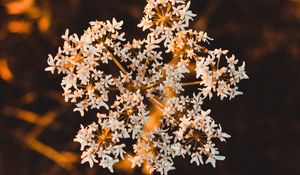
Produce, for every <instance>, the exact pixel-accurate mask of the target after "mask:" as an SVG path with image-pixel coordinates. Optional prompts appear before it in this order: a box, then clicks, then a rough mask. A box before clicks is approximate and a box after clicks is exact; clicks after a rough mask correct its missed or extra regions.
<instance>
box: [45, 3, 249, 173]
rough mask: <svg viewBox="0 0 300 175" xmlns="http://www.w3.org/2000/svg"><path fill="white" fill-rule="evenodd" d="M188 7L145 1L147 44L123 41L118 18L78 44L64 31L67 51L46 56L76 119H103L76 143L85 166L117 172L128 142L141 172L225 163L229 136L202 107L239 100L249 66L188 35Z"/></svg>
mask: <svg viewBox="0 0 300 175" xmlns="http://www.w3.org/2000/svg"><path fill="white" fill-rule="evenodd" d="M190 5H191V3H190V1H185V0H147V5H146V6H145V9H144V16H143V18H142V20H141V22H140V24H139V25H138V26H139V27H141V28H142V30H144V31H146V36H145V38H143V39H133V40H132V41H126V40H125V38H124V36H125V33H123V32H121V28H122V25H123V21H117V20H116V19H115V18H113V19H112V20H111V21H110V20H107V21H92V22H90V27H88V28H87V29H86V30H85V31H84V33H83V34H82V35H81V36H79V35H77V34H69V30H68V29H67V30H66V31H65V34H64V35H63V36H62V38H63V40H64V43H63V46H62V47H59V49H58V53H57V54H56V55H54V56H52V55H49V56H48V59H47V62H48V65H49V66H48V67H47V68H46V69H45V70H46V71H50V72H51V73H54V72H57V73H58V74H62V76H63V78H62V81H61V86H62V88H63V96H64V98H65V101H71V103H74V104H75V108H74V111H79V112H80V115H81V116H84V115H85V113H86V112H87V111H89V110H91V109H93V110H96V112H98V113H97V118H96V120H98V121H96V122H93V123H91V124H90V125H88V126H86V127H84V126H83V125H80V130H79V131H78V133H77V135H76V136H75V138H74V141H75V142H78V143H79V144H80V150H81V151H82V155H81V158H82V161H81V163H86V162H88V163H89V165H90V167H93V165H94V164H95V163H98V164H99V166H101V167H103V168H108V169H109V170H110V172H114V170H113V165H114V164H115V163H117V162H118V161H119V160H122V159H124V157H125V155H126V154H127V153H126V152H125V150H127V148H126V146H129V145H125V139H130V140H131V141H133V142H135V143H134V144H133V145H132V149H133V153H132V155H131V156H129V160H130V161H131V162H132V167H135V166H138V167H141V166H142V165H143V164H144V165H146V168H147V169H148V170H149V171H150V172H151V173H152V172H154V171H155V172H159V173H160V174H165V175H166V174H168V172H169V171H171V170H174V169H175V167H174V162H173V161H174V159H175V158H176V157H177V156H182V157H183V158H188V159H190V163H194V162H195V163H196V165H197V166H199V165H200V164H204V161H205V163H206V164H208V163H210V164H212V166H213V167H215V166H216V161H218V160H224V159H225V157H224V156H221V155H219V151H218V148H217V147H216V144H215V140H220V141H221V142H225V140H226V139H227V138H230V137H231V136H230V135H229V134H227V133H225V132H223V131H222V127H221V125H220V124H217V123H216V122H215V121H214V120H213V118H212V117H211V116H210V115H211V110H210V109H206V110H205V109H204V107H203V106H205V105H206V103H207V101H206V100H210V99H211V98H212V97H213V96H214V95H216V96H218V97H219V98H220V99H221V100H223V99H225V98H229V99H232V98H234V97H235V96H237V95H241V94H242V92H241V91H239V88H238V83H239V82H240V81H241V80H243V79H248V78H249V77H248V76H247V74H246V70H245V63H244V62H243V63H242V65H240V66H238V65H237V64H238V59H236V58H235V56H234V55H231V56H230V57H229V56H228V55H227V54H228V52H229V51H228V50H224V49H209V48H211V46H209V47H208V44H210V43H209V41H212V40H213V39H212V38H210V37H208V35H207V33H206V32H204V31H194V30H191V29H188V27H189V23H190V21H192V20H193V18H194V17H195V14H193V13H192V12H191V10H190ZM107 66H109V67H107ZM206 97H208V98H206ZM100 111H101V112H100ZM127 155H128V154H127ZM203 159H206V160H203Z"/></svg>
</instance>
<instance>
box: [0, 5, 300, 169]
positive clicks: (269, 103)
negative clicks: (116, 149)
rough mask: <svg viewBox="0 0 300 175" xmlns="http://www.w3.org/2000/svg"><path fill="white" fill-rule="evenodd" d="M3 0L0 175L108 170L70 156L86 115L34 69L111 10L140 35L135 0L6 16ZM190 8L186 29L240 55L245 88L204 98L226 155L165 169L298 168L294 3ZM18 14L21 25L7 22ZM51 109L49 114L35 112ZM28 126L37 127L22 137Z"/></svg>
mask: <svg viewBox="0 0 300 175" xmlns="http://www.w3.org/2000/svg"><path fill="white" fill-rule="evenodd" d="M8 2H10V1H9V0H2V1H0V5H1V6H0V59H1V60H2V62H6V63H7V66H6V69H9V70H10V71H11V73H12V76H11V78H9V77H7V75H6V74H4V75H2V78H1V76H0V95H1V96H0V98H1V100H0V175H17V174H18V175H35V174H43V175H50V174H51V175H52V174H57V175H61V174H90V175H93V174H109V171H108V170H106V169H105V170H104V169H102V168H100V167H98V166H95V167H94V168H93V169H90V168H88V165H87V164H85V165H80V163H78V161H79V159H78V156H79V154H80V152H79V145H78V144H76V143H73V141H72V140H73V137H74V135H75V134H76V132H77V129H78V128H79V124H80V123H81V122H83V123H87V120H89V119H86V118H81V117H80V115H79V114H78V113H73V112H72V105H70V104H66V103H64V102H62V100H63V98H62V97H61V96H60V93H61V92H62V89H61V88H60V86H59V84H60V77H59V76H52V75H50V73H47V72H44V68H45V67H46V66H47V63H46V59H47V54H48V53H51V54H55V53H56V50H57V47H58V46H59V45H61V43H62V40H61V39H60V38H59V36H60V35H61V34H63V33H64V30H65V28H69V29H70V31H71V32H72V33H73V32H76V33H79V34H81V33H82V30H83V29H85V28H86V27H87V26H88V22H89V21H91V20H95V19H98V20H106V19H111V18H112V17H116V18H117V19H118V20H124V21H125V22H124V23H125V26H124V30H125V31H126V34H127V37H128V38H129V39H130V38H134V37H141V36H142V35H143V33H142V32H141V30H140V29H139V28H137V27H136V25H137V23H138V22H139V20H140V19H141V17H142V11H143V7H144V5H145V1H144V0H126V1H125V0H109V1H104V0H81V1H80V0H43V1H38V0H37V1H36V3H35V7H36V8H38V9H40V13H42V15H40V16H37V17H32V15H30V14H28V13H27V12H24V13H18V14H9V12H8V10H7V6H6V4H7V3H8ZM191 8H192V11H193V12H194V13H196V14H198V16H197V17H196V18H195V21H194V22H193V26H192V28H194V29H197V30H204V31H207V32H208V34H209V35H210V36H211V37H213V38H214V39H215V41H213V42H212V45H213V46H214V47H216V48H219V47H221V48H226V49H229V50H230V51H231V53H235V54H236V56H237V57H238V58H239V59H240V60H243V61H245V62H246V66H247V72H248V75H249V77H250V80H245V81H243V82H242V83H241V84H240V88H241V90H242V91H243V92H244V94H245V95H243V96H238V97H237V98H235V99H233V100H232V101H227V100H225V101H223V102H220V101H219V100H213V101H212V102H211V104H210V108H211V109H212V111H213V113H212V116H213V117H214V118H215V120H216V121H217V122H219V123H221V124H222V126H223V129H224V130H225V131H227V132H228V133H230V134H231V135H232V138H231V139H229V140H228V142H227V143H226V144H219V147H220V149H221V152H222V154H224V155H226V160H225V161H223V162H217V168H215V169H214V168H212V167H211V166H210V165H208V166H200V167H197V166H196V165H195V164H193V165H190V164H189V161H188V160H182V159H178V160H176V168H177V170H175V171H172V172H170V174H190V175H192V174H195V175H196V174H210V175H212V174H222V175H252V174H265V175H267V174H272V175H282V174H289V175H296V174H300V168H299V165H300V151H299V149H300V142H299V139H300V119H299V117H300V112H299V107H300V105H299V101H300V98H299V97H300V93H299V90H300V76H299V75H300V26H299V25H300V1H299V0H263V1H262V0H192V6H191ZM43 12H47V13H45V14H46V15H48V18H46V19H47V20H48V23H49V24H50V25H49V26H48V27H46V29H43V27H41V26H39V22H40V20H41V19H42V18H43ZM45 14H44V15H45ZM49 14H50V17H49ZM49 19H50V20H49ZM18 20H22V21H26V22H27V23H28V24H29V25H30V28H31V29H30V30H29V31H27V32H24V31H23V32H22V30H21V32H20V31H19V32H16V31H14V30H12V29H9V27H8V25H9V24H10V23H11V22H12V21H18ZM3 60H4V61H3ZM0 68H1V69H2V70H4V68H5V66H4V67H3V65H2V67H0ZM0 72H1V71H0ZM5 75H6V76H5ZM49 112H50V113H49ZM51 112H53V113H54V114H55V115H51V114H52V113H51ZM51 116H52V117H53V116H54V118H53V122H47V121H43V120H40V119H41V118H42V117H45V118H44V119H51ZM32 117H33V118H32ZM88 117H94V116H93V114H89V116H88ZM88 117H87V118H88ZM33 132H36V133H38V132H40V133H38V134H37V135H36V137H32V136H33V135H34V133H33ZM30 134H31V135H30ZM28 138H31V139H28ZM35 141H38V143H42V144H43V146H44V147H42V148H43V149H45V148H51V149H55V150H56V152H57V153H59V154H60V155H62V156H63V157H65V158H66V157H67V163H66V166H67V168H62V167H61V166H59V165H58V164H57V163H56V162H55V161H54V160H52V159H51V158H49V157H47V156H45V155H43V154H41V153H42V152H43V150H41V151H39V150H38V148H39V145H38V144H36V142H35ZM32 145H35V146H32ZM48 151H49V150H48ZM66 152H67V153H66ZM50 154H51V152H50ZM52 155H53V154H52ZM74 156H75V157H74ZM72 158H74V162H72V160H73V159H72ZM68 161H69V163H68ZM116 174H125V172H124V171H121V170H118V171H117V172H116ZM133 174H141V171H140V170H139V169H136V170H134V172H133Z"/></svg>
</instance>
